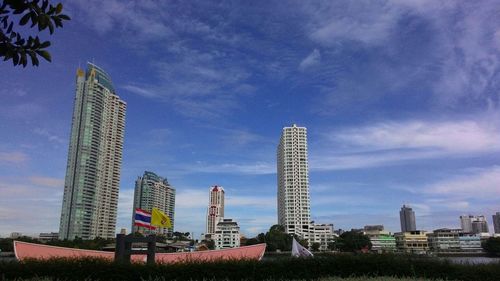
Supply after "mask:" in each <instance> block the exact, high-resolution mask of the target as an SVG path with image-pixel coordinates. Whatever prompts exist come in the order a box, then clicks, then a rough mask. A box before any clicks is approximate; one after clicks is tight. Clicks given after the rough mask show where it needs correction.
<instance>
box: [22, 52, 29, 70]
mask: <svg viewBox="0 0 500 281" xmlns="http://www.w3.org/2000/svg"><path fill="white" fill-rule="evenodd" d="M27 63H28V60H27V59H26V52H24V51H23V52H21V64H22V65H23V67H26V64H27Z"/></svg>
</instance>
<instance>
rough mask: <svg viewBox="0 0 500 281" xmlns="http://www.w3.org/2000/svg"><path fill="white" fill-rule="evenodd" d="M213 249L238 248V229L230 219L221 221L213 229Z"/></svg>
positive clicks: (235, 223)
mask: <svg viewBox="0 0 500 281" xmlns="http://www.w3.org/2000/svg"><path fill="white" fill-rule="evenodd" d="M212 237H213V239H214V242H215V249H224V248H236V247H239V246H240V227H239V226H238V223H237V222H235V221H233V220H232V219H222V220H220V221H219V222H218V223H217V225H216V227H215V234H214V235H213V236H212Z"/></svg>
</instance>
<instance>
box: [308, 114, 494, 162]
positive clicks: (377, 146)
mask: <svg viewBox="0 0 500 281" xmlns="http://www.w3.org/2000/svg"><path fill="white" fill-rule="evenodd" d="M485 120H491V119H489V118H485ZM324 137H325V139H324V140H323V143H322V144H321V145H322V146H321V149H320V150H319V153H317V154H313V155H312V156H311V161H310V162H311V163H310V165H311V169H312V170H340V169H353V168H366V167H376V166H382V165H392V164H396V163H403V162H408V161H412V160H421V159H432V158H442V157H468V156H471V155H481V154H488V153H494V152H499V151H500V142H499V141H498V139H500V129H499V126H498V124H496V123H494V122H486V121H482V120H480V121H473V120H464V121H461V120H457V121H444V122H439V121H437V122H430V121H420V120H409V121H401V122H382V123H377V124H374V125H370V126H365V127H359V128H347V129H344V130H339V131H334V132H331V133H327V134H325V135H324ZM333 147H335V149H332V148H333ZM325 151H326V153H325ZM330 151H337V152H336V153H335V152H334V153H332V152H330Z"/></svg>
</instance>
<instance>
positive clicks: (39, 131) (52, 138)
mask: <svg viewBox="0 0 500 281" xmlns="http://www.w3.org/2000/svg"><path fill="white" fill-rule="evenodd" d="M33 133H35V134H37V135H39V136H42V137H45V138H47V140H48V141H50V142H53V143H56V144H64V143H65V142H66V141H65V140H64V139H63V138H61V137H59V136H57V135H55V134H53V133H51V132H49V130H47V129H42V128H35V129H34V130H33Z"/></svg>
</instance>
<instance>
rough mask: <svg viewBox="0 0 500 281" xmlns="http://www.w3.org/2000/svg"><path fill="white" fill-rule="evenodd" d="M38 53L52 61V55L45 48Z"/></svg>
mask: <svg viewBox="0 0 500 281" xmlns="http://www.w3.org/2000/svg"><path fill="white" fill-rule="evenodd" d="M36 53H37V54H39V55H40V56H41V57H42V58H44V59H45V60H47V61H52V58H51V57H50V54H49V52H47V51H45V50H37V51H36Z"/></svg>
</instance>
